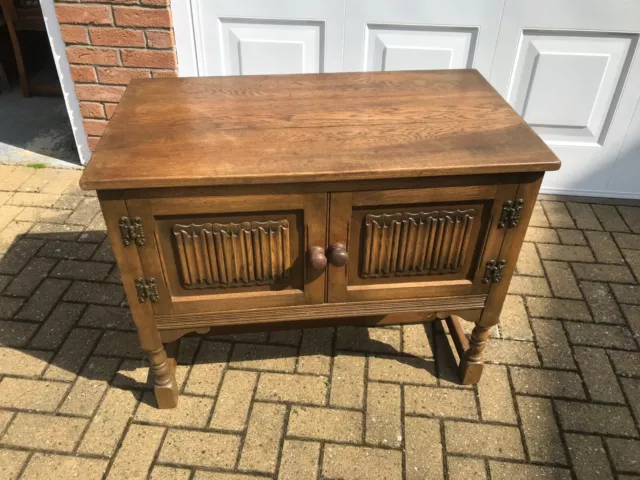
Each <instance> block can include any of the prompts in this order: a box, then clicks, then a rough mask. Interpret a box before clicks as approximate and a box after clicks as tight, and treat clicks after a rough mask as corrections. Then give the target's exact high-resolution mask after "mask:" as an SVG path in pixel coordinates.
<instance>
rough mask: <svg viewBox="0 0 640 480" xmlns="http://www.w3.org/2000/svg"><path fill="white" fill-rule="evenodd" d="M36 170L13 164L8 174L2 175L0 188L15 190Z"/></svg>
mask: <svg viewBox="0 0 640 480" xmlns="http://www.w3.org/2000/svg"><path fill="white" fill-rule="evenodd" d="M36 171H37V170H36V169H34V168H29V167H23V166H15V167H14V168H13V169H12V170H11V172H10V174H8V175H7V176H4V177H2V180H1V181H0V190H17V189H18V188H19V187H20V185H22V184H23V183H24V182H25V181H27V180H28V179H29V178H30V177H31V176H32V175H34V174H35V173H36Z"/></svg>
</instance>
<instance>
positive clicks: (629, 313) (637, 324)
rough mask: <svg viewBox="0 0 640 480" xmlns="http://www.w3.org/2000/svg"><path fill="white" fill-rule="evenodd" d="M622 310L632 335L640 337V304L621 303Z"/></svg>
mask: <svg viewBox="0 0 640 480" xmlns="http://www.w3.org/2000/svg"><path fill="white" fill-rule="evenodd" d="M622 312H623V313H624V316H625V317H627V321H628V322H629V327H630V328H631V331H632V332H633V335H634V336H635V337H636V338H640V306H638V305H622Z"/></svg>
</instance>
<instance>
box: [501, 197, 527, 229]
mask: <svg viewBox="0 0 640 480" xmlns="http://www.w3.org/2000/svg"><path fill="white" fill-rule="evenodd" d="M523 205H524V200H522V199H521V198H519V199H518V200H516V201H515V202H513V201H511V200H509V201H507V202H504V205H503V206H502V214H501V215H500V220H498V228H504V227H507V228H513V227H517V226H518V224H519V223H520V210H522V206H523Z"/></svg>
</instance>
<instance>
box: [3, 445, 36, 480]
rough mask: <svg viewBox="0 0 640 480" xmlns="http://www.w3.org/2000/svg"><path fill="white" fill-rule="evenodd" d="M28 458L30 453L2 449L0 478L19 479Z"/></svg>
mask: <svg viewBox="0 0 640 480" xmlns="http://www.w3.org/2000/svg"><path fill="white" fill-rule="evenodd" d="M28 457H29V452H22V451H20V450H9V449H6V448H0V478H4V479H7V480H14V479H17V478H18V476H19V475H20V472H21V471H22V467H23V465H24V464H25V462H26V461H27V458H28ZM45 478H46V477H45Z"/></svg>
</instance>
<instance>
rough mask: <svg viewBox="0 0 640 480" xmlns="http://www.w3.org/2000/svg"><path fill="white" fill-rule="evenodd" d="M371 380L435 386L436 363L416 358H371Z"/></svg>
mask: <svg viewBox="0 0 640 480" xmlns="http://www.w3.org/2000/svg"><path fill="white" fill-rule="evenodd" d="M369 379H370V380H378V381H383V382H397V383H415V384H420V385H435V384H436V374H435V363H434V362H433V361H430V360H426V359H422V358H416V357H402V356H398V357H383V356H379V357H371V358H369Z"/></svg>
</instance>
